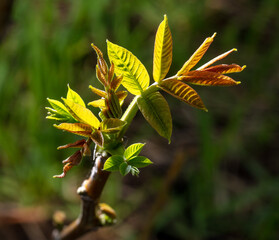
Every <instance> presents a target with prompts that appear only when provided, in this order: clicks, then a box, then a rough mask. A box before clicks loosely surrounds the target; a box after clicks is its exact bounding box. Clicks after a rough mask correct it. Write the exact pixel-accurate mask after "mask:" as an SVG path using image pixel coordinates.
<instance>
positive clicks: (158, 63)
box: [153, 15, 172, 82]
mask: <svg viewBox="0 0 279 240" xmlns="http://www.w3.org/2000/svg"><path fill="white" fill-rule="evenodd" d="M171 62H172V36H171V31H170V28H169V25H168V19H167V16H166V15H165V16H164V20H163V21H162V22H161V24H160V25H159V28H158V30H157V33H156V38H155V45H154V57H153V78H154V81H156V82H160V81H161V80H162V79H163V78H164V77H165V76H166V75H167V73H168V71H169V69H170V66H171Z"/></svg>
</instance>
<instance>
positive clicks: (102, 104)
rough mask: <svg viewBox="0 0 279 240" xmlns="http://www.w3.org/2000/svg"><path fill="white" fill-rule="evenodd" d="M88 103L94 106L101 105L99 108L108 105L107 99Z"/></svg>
mask: <svg viewBox="0 0 279 240" xmlns="http://www.w3.org/2000/svg"><path fill="white" fill-rule="evenodd" d="M88 105H90V106H92V107H99V108H104V107H106V104H105V99H98V100H94V101H92V102H90V103H88Z"/></svg>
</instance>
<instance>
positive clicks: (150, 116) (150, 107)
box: [137, 92, 172, 142]
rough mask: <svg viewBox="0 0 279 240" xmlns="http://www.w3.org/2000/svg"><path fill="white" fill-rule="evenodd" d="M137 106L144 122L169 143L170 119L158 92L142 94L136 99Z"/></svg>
mask: <svg viewBox="0 0 279 240" xmlns="http://www.w3.org/2000/svg"><path fill="white" fill-rule="evenodd" d="M137 104H138V107H139V109H140V111H141V113H142V115H143V116H144V118H145V119H146V121H147V122H148V123H149V124H150V125H151V126H152V127H153V128H154V129H155V130H156V131H157V132H158V133H159V134H160V135H161V136H162V137H165V138H166V139H168V140H169V142H170V138H171V133H172V118H171V113H170V109H169V105H168V103H167V101H166V100H165V98H164V97H163V96H162V95H161V94H160V93H159V92H155V93H152V94H149V95H145V94H144V95H142V96H141V97H139V98H138V100H137Z"/></svg>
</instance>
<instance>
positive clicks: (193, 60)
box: [177, 33, 216, 76]
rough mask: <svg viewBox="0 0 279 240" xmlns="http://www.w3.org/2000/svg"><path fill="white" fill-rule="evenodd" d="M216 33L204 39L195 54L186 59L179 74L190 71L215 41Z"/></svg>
mask: <svg viewBox="0 0 279 240" xmlns="http://www.w3.org/2000/svg"><path fill="white" fill-rule="evenodd" d="M215 35H216V33H214V34H213V36H212V37H208V38H206V39H205V40H204V42H203V43H202V45H201V46H200V47H199V48H198V49H197V50H196V51H195V52H194V54H193V55H192V56H191V57H190V58H189V60H188V61H186V62H185V63H184V65H183V67H182V68H181V69H180V70H179V71H178V72H177V76H180V75H184V74H186V73H188V72H189V71H190V70H191V69H192V68H193V67H194V66H196V64H197V63H198V62H199V61H200V59H201V58H202V57H203V55H204V54H205V52H206V51H207V49H208V48H209V46H210V44H211V43H212V42H213V39H214V37H215Z"/></svg>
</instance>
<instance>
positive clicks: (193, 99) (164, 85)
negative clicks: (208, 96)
mask: <svg viewBox="0 0 279 240" xmlns="http://www.w3.org/2000/svg"><path fill="white" fill-rule="evenodd" d="M159 87H160V88H161V89H163V90H164V91H165V92H167V93H169V94H171V95H172V96H174V97H176V98H178V99H179V100H181V101H183V102H186V103H188V104H190V105H191V106H193V107H196V108H200V109H203V110H205V111H207V109H206V107H205V106H204V104H203V102H202V100H201V98H200V96H199V95H198V94H197V92H196V91H195V90H194V89H193V88H191V87H190V86H188V85H187V84H185V83H183V82H181V81H178V80H175V79H168V80H164V81H162V82H161V83H160V85H159Z"/></svg>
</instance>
